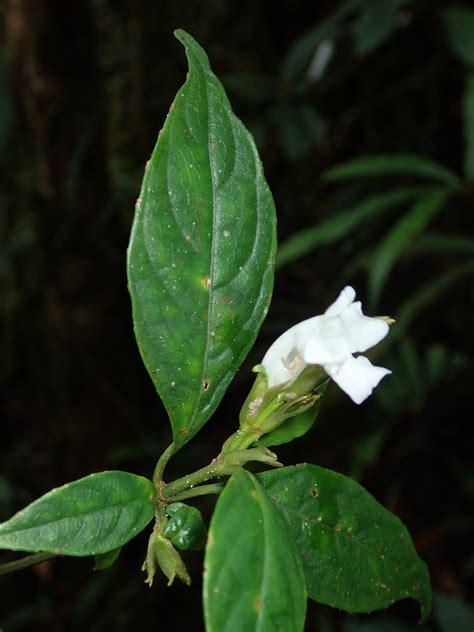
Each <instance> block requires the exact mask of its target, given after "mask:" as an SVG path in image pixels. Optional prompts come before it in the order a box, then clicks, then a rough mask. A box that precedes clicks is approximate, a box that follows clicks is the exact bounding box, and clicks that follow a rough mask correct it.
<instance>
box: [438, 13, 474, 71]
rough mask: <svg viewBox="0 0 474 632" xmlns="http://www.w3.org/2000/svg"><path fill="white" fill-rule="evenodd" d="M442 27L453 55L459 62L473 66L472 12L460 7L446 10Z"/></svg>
mask: <svg viewBox="0 0 474 632" xmlns="http://www.w3.org/2000/svg"><path fill="white" fill-rule="evenodd" d="M444 26H445V28H446V34H447V36H448V42H449V45H450V47H451V50H452V51H453V53H454V54H455V55H457V56H458V57H459V59H461V61H463V62H465V63H467V64H470V65H473V66H474V38H473V37H472V34H473V32H474V10H472V9H468V8H467V7H462V6H458V7H451V8H449V9H447V10H446V11H445V12H444Z"/></svg>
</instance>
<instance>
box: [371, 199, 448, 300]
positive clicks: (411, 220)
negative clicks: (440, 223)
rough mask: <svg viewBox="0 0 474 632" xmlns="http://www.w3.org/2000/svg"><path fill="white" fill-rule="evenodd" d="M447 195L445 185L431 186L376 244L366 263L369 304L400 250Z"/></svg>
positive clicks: (407, 243) (430, 218)
mask: <svg viewBox="0 0 474 632" xmlns="http://www.w3.org/2000/svg"><path fill="white" fill-rule="evenodd" d="M449 195H450V191H449V190H447V189H433V190H432V191H431V193H428V194H427V195H426V196H425V197H424V198H423V199H421V200H419V201H418V202H416V203H415V204H414V205H413V206H412V208H411V209H410V210H409V211H408V212H407V213H405V215H403V217H402V218H401V219H400V220H399V221H398V222H397V223H396V224H395V226H394V227H393V228H392V229H391V230H390V232H389V233H388V234H387V235H386V237H385V238H384V239H383V241H382V242H381V243H380V244H379V246H378V248H377V250H376V252H375V254H374V257H373V260H372V264H371V266H370V275H369V283H368V285H369V305H370V306H371V307H372V308H373V307H375V305H376V304H377V301H378V299H379V297H380V294H381V292H382V288H383V285H384V283H385V280H386V279H387V277H388V275H389V273H390V270H391V268H392V266H393V264H394V263H395V261H396V260H397V259H398V257H399V256H400V255H401V254H402V252H404V251H405V250H407V249H409V247H410V245H411V242H412V241H413V240H414V239H415V237H417V236H418V235H419V234H421V233H422V232H423V230H424V229H425V228H426V226H428V224H429V223H430V221H431V220H432V219H433V217H434V216H435V215H436V214H437V213H439V212H440V211H441V210H442V209H443V207H444V204H445V203H446V201H447V199H448V197H449Z"/></svg>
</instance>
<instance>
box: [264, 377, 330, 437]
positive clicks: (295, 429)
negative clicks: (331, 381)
mask: <svg viewBox="0 0 474 632" xmlns="http://www.w3.org/2000/svg"><path fill="white" fill-rule="evenodd" d="M326 387H327V382H326V383H325V384H323V386H321V387H320V388H319V389H318V390H319V391H320V392H321V396H322V395H324V393H325V391H326ZM320 406H321V399H318V400H317V401H316V403H315V404H314V405H313V406H311V408H309V409H308V410H305V412H304V413H300V414H299V415H295V417H290V419H287V420H286V421H284V422H283V424H282V425H281V426H280V427H279V428H276V429H275V430H272V432H269V433H268V434H267V435H264V436H263V437H262V438H261V439H260V440H259V442H258V445H261V446H264V447H267V448H270V447H272V446H276V445H283V444H284V443H289V442H290V441H293V439H298V438H299V437H302V436H303V435H305V434H306V433H307V432H308V430H311V428H312V427H313V426H314V423H315V421H316V418H317V416H318V414H319V408H320Z"/></svg>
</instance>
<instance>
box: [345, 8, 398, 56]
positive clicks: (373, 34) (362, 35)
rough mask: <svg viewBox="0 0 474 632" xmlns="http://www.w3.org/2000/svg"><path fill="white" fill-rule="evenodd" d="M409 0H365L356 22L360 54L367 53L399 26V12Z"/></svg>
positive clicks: (356, 37)
mask: <svg viewBox="0 0 474 632" xmlns="http://www.w3.org/2000/svg"><path fill="white" fill-rule="evenodd" d="M405 4H407V0H385V1H384V2H379V0H364V2H361V9H362V10H361V12H360V14H359V16H358V18H357V20H356V21H355V22H354V26H353V35H354V40H355V50H356V53H357V54H358V55H359V56H361V57H362V56H364V55H367V54H368V53H371V52H372V51H374V50H375V49H376V48H378V46H380V44H382V43H383V42H384V41H385V40H386V39H387V38H388V37H389V36H390V34H391V32H392V31H393V30H394V29H395V27H396V26H397V23H396V18H397V15H398V12H399V11H400V9H401V8H402V7H403V5H405Z"/></svg>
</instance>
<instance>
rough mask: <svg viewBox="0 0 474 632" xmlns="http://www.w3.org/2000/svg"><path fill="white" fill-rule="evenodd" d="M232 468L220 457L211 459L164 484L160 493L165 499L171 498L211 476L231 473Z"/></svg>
mask: <svg viewBox="0 0 474 632" xmlns="http://www.w3.org/2000/svg"><path fill="white" fill-rule="evenodd" d="M233 470H234V468H232V469H229V467H227V466H225V465H224V464H223V463H222V461H221V460H220V458H219V457H217V458H215V459H213V460H212V461H211V463H209V465H206V466H205V467H201V468H200V469H199V470H196V471H195V472H193V473H192V474H188V475H187V476H183V477H182V478H178V479H177V480H176V481H173V482H172V483H169V484H168V485H165V487H164V489H163V492H162V495H163V497H164V498H166V499H168V498H172V497H174V496H176V495H177V494H180V493H181V492H183V491H185V490H187V489H192V488H193V487H195V486H196V485H199V483H204V482H205V481H208V480H209V479H211V478H216V477H217V476H225V475H226V474H232V471H233Z"/></svg>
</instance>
